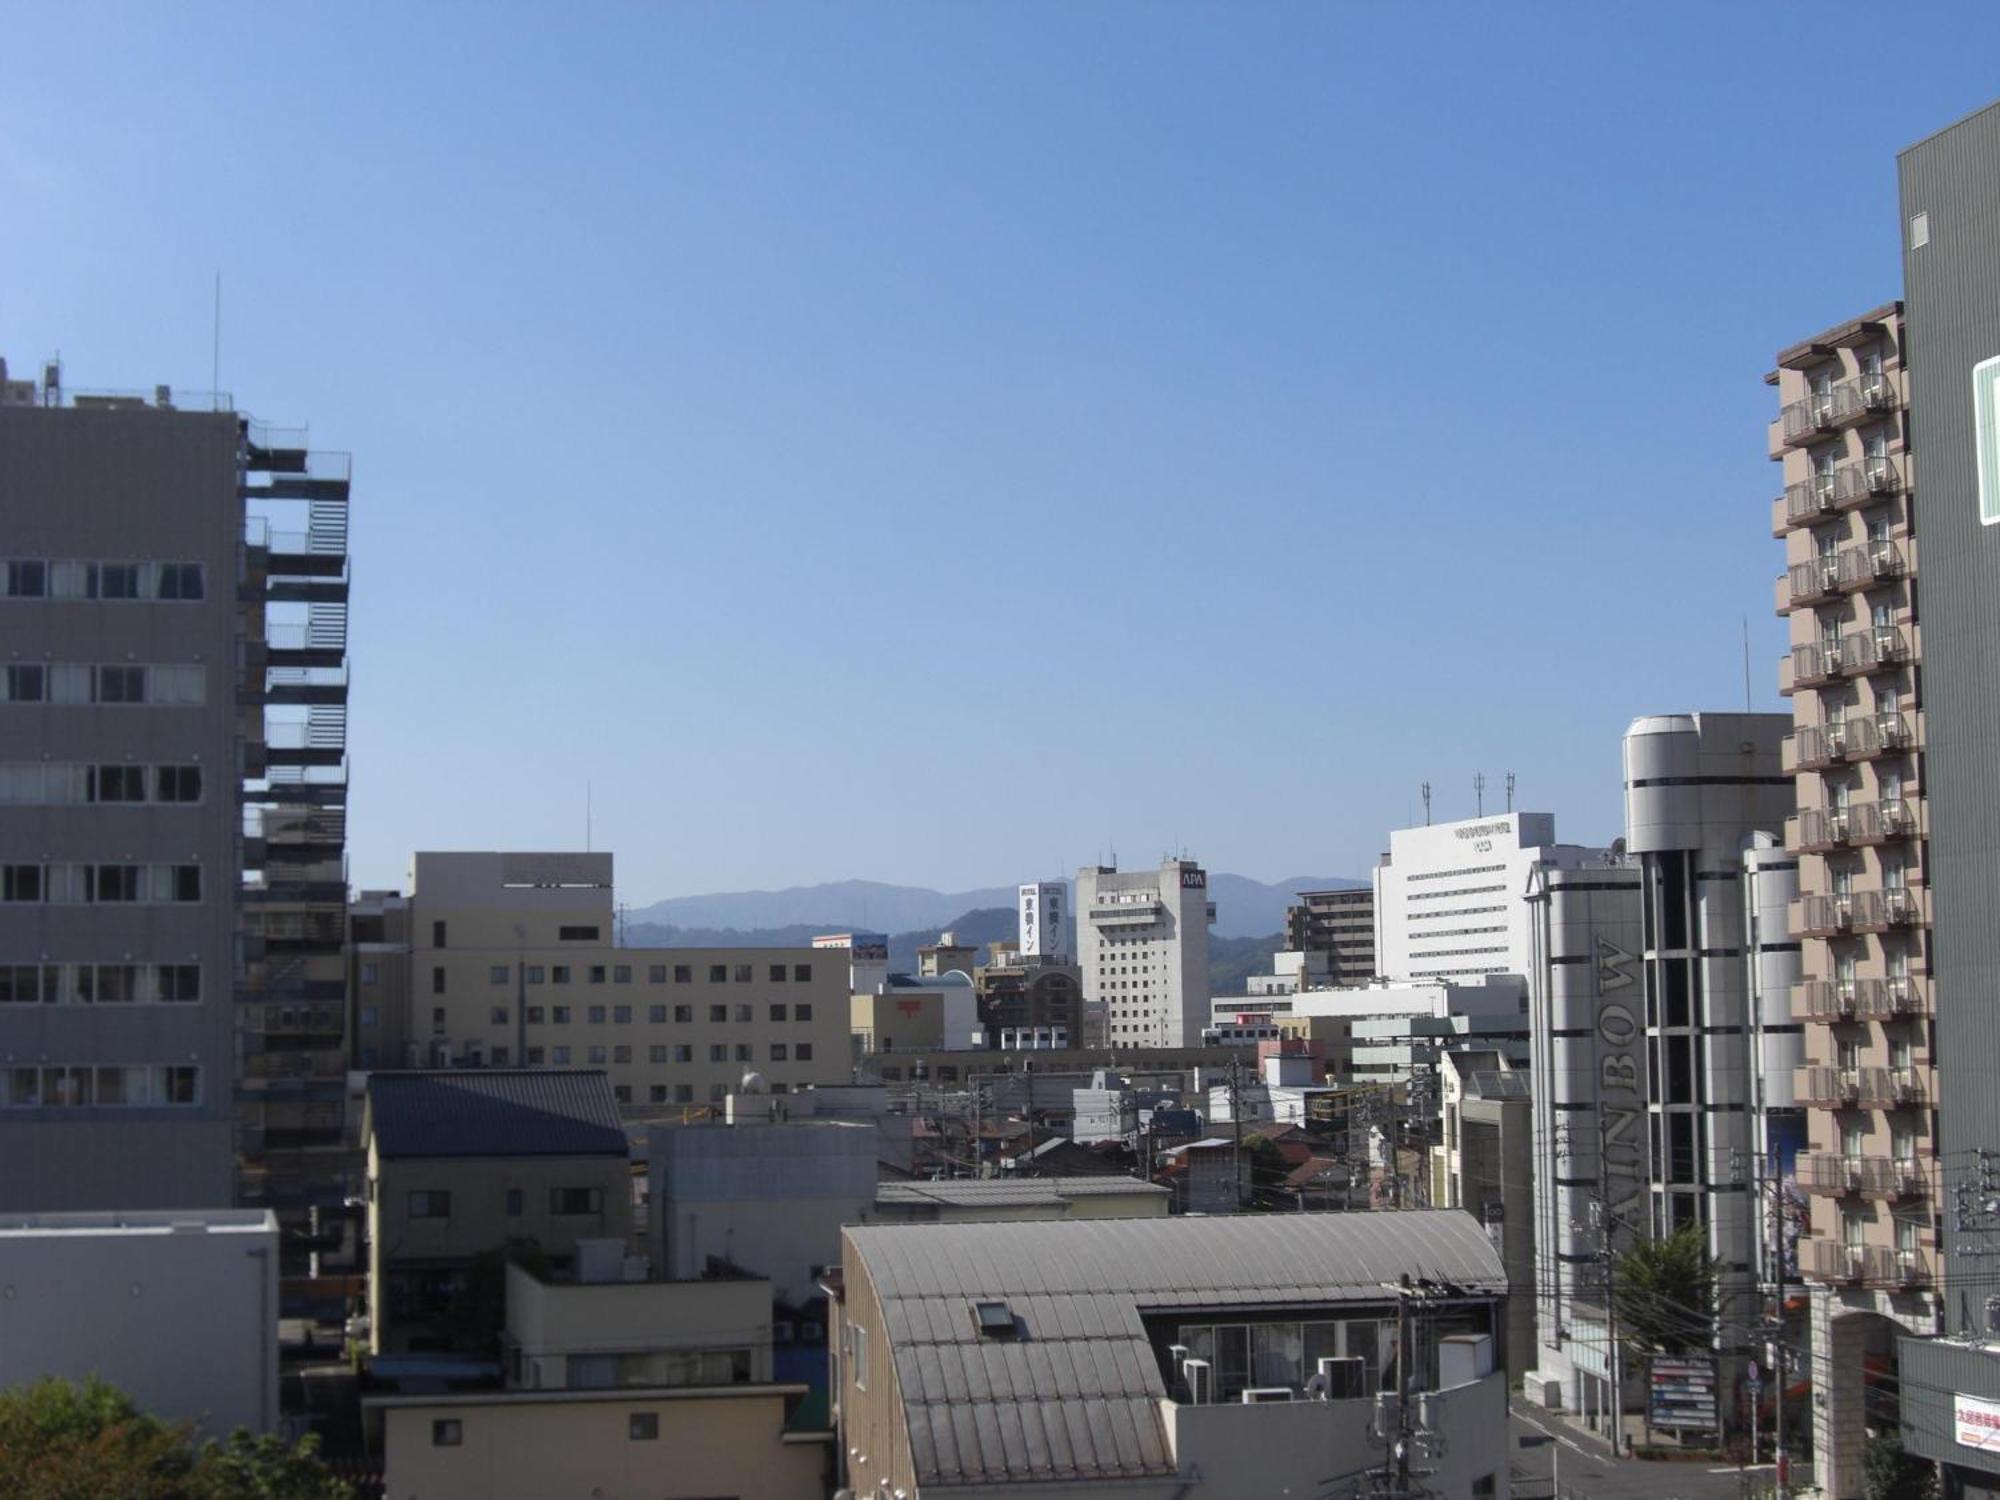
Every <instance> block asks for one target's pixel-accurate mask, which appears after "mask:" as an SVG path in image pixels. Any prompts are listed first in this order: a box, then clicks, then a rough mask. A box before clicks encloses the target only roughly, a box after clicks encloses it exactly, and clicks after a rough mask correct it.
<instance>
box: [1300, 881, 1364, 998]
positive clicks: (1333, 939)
mask: <svg viewBox="0 0 2000 1500" xmlns="http://www.w3.org/2000/svg"><path fill="white" fill-rule="evenodd" d="M1285 948H1286V950H1287V951H1289V952H1293V953H1305V954H1320V955H1323V956H1324V958H1325V963H1324V966H1323V967H1324V972H1325V974H1326V982H1327V983H1329V984H1332V985H1336V986H1339V987H1341V988H1345V987H1346V986H1348V985H1355V984H1366V983H1368V981H1369V980H1371V979H1373V978H1374V977H1375V975H1376V972H1377V971H1376V966H1375V892H1374V889H1373V888H1372V887H1370V886H1365V885H1360V886H1352V887H1345V888H1342V889H1340V890H1333V891H1300V892H1299V899H1298V900H1296V901H1294V902H1293V903H1292V904H1291V905H1290V906H1289V907H1287V908H1286V909H1285ZM1316 967H1317V966H1316Z"/></svg>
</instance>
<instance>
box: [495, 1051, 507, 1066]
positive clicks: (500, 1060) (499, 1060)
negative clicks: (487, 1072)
mask: <svg viewBox="0 0 2000 1500" xmlns="http://www.w3.org/2000/svg"><path fill="white" fill-rule="evenodd" d="M508 1060H509V1053H508V1051H507V1049H506V1048H505V1047H495V1048H494V1049H493V1066H494V1067H496V1068H504V1067H506V1066H507V1063H508Z"/></svg>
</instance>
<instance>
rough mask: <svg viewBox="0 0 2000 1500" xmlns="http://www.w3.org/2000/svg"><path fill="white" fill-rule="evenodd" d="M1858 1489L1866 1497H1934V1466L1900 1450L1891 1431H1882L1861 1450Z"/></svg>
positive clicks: (1875, 1499)
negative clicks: (1881, 1433)
mask: <svg viewBox="0 0 2000 1500" xmlns="http://www.w3.org/2000/svg"><path fill="white" fill-rule="evenodd" d="M1861 1493H1862V1494H1863V1495H1864V1496H1865V1497H1866V1500H1934V1497H1935V1496H1936V1495H1937V1470H1936V1468H1935V1467H1934V1466H1933V1465H1932V1464H1930V1463H1929V1462H1928V1461H1926V1460H1924V1459H1921V1458H1917V1457H1916V1456H1914V1455H1913V1454H1909V1453H1906V1452H1904V1451H1903V1440H1902V1439H1901V1438H1899V1437H1897V1436H1896V1435H1895V1434H1894V1433H1884V1434H1883V1435H1882V1436H1880V1437H1872V1438H1870V1439H1869V1440H1868V1446H1867V1447H1866V1448H1864V1449H1862V1450H1861Z"/></svg>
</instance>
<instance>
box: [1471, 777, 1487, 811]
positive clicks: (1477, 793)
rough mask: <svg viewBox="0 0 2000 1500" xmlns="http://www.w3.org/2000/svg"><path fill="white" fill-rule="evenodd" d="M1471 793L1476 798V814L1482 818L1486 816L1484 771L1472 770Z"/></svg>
mask: <svg viewBox="0 0 2000 1500" xmlns="http://www.w3.org/2000/svg"><path fill="white" fill-rule="evenodd" d="M1472 795H1473V796H1474V797H1475V798H1477V799H1478V806H1479V814H1478V815H1479V816H1480V817H1482V818H1483V817H1485V816H1486V773H1485V772H1484V771H1474V772H1473V773H1472Z"/></svg>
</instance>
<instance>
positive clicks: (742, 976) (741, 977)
mask: <svg viewBox="0 0 2000 1500" xmlns="http://www.w3.org/2000/svg"><path fill="white" fill-rule="evenodd" d="M750 971H751V966H750V965H749V964H738V965H737V966H736V982H737V983H738V984H748V983H749V982H750Z"/></svg>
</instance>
